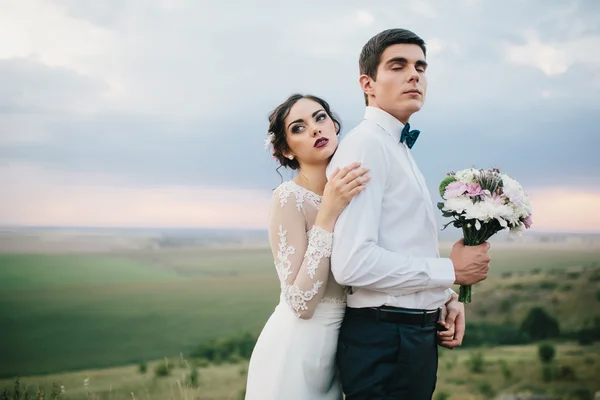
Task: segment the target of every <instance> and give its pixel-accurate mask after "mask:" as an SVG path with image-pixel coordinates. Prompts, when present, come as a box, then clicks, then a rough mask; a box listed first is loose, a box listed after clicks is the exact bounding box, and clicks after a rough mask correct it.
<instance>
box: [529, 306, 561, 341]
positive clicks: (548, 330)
mask: <svg viewBox="0 0 600 400" xmlns="http://www.w3.org/2000/svg"><path fill="white" fill-rule="evenodd" d="M521 331H522V332H525V333H527V334H528V335H529V336H531V338H532V339H534V340H540V339H550V338H555V337H558V335H559V334H560V327H559V325H558V321H557V320H556V318H554V317H552V316H550V315H549V314H548V313H547V312H546V311H545V310H544V309H543V308H541V307H534V308H532V309H531V310H530V311H529V314H527V316H526V317H525V319H524V320H523V322H522V323H521Z"/></svg>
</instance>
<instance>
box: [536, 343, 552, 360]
mask: <svg viewBox="0 0 600 400" xmlns="http://www.w3.org/2000/svg"><path fill="white" fill-rule="evenodd" d="M555 355H556V348H555V347H554V345H553V344H552V343H542V344H540V345H539V346H538V356H539V357H540V361H541V362H542V363H544V364H550V363H551V362H552V361H553V360H554V356H555Z"/></svg>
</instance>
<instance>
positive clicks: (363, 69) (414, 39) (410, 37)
mask: <svg viewBox="0 0 600 400" xmlns="http://www.w3.org/2000/svg"><path fill="white" fill-rule="evenodd" d="M395 44H416V45H417V46H419V47H420V48H421V50H423V55H425V56H427V51H426V49H425V41H424V40H423V39H421V38H420V37H419V36H417V35H416V34H415V33H413V32H411V31H409V30H408V29H400V28H396V29H387V30H385V31H383V32H380V33H378V34H377V35H375V36H373V37H372V38H371V39H369V41H368V42H367V43H366V44H365V45H364V46H363V48H362V51H361V52H360V58H359V60H358V68H359V70H360V74H361V75H368V76H369V77H371V79H373V80H377V68H378V67H379V62H380V61H381V55H382V54H383V52H384V51H385V49H387V48H388V47H390V46H393V45H395ZM365 104H366V105H369V102H368V97H367V95H366V94H365Z"/></svg>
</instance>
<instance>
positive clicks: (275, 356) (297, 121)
mask: <svg viewBox="0 0 600 400" xmlns="http://www.w3.org/2000/svg"><path fill="white" fill-rule="evenodd" d="M269 122H270V126H269V137H268V139H267V143H266V144H267V145H268V147H270V148H271V149H272V155H273V157H274V158H276V159H277V161H278V162H279V163H280V165H281V166H283V167H288V168H290V169H293V170H299V174H298V176H297V177H296V178H294V179H293V180H290V181H287V182H284V183H282V184H281V185H280V186H279V187H278V188H277V189H275V191H274V194H273V201H272V204H271V212H270V219H269V240H270V244H271V249H272V252H273V257H274V259H275V268H276V271H277V275H278V276H279V281H280V284H281V295H280V302H279V304H278V305H277V307H276V308H275V310H274V312H273V314H272V315H271V317H270V318H269V320H268V321H267V323H266V325H265V326H264V328H263V331H262V332H261V334H260V336H259V338H258V341H257V343H256V346H255V348H254V351H253V353H252V357H251V359H250V364H249V368H248V381H247V387H246V399H247V400H283V399H286V400H294V399H298V400H309V399H310V400H329V399H331V400H339V399H341V398H342V390H341V386H340V383H339V381H338V378H337V374H336V367H335V352H336V348H337V340H338V332H339V328H340V326H341V323H342V319H343V317H344V311H345V304H346V303H345V298H346V296H345V290H344V288H343V287H342V286H340V285H339V284H337V283H336V282H335V280H334V279H333V276H332V274H331V271H330V268H329V258H330V255H331V244H332V241H333V235H332V232H333V227H334V224H335V222H336V220H337V218H338V216H339V215H340V213H341V212H342V211H343V210H344V208H345V207H346V206H347V205H348V203H349V202H350V200H351V199H352V198H353V197H354V196H356V195H357V194H359V193H360V192H361V191H362V190H363V189H364V188H365V184H366V183H367V182H368V180H369V176H368V174H367V173H368V170H367V169H365V168H359V167H360V163H353V164H350V165H348V166H346V167H345V168H343V169H341V170H336V172H335V173H334V176H333V177H332V179H331V180H330V181H329V182H328V181H327V178H326V174H325V169H326V167H327V163H328V162H329V160H330V159H331V156H332V155H333V153H334V152H335V150H336V148H337V145H338V135H339V132H340V123H339V121H338V120H337V118H336V117H335V116H334V115H333V114H332V112H331V110H330V108H329V105H328V104H327V102H325V101H324V100H322V99H320V98H318V97H315V96H310V95H293V96H291V97H289V98H288V99H287V100H286V101H285V102H284V103H282V104H281V105H279V106H278V107H277V108H276V109H275V110H274V111H273V112H272V113H271V115H270V116H269Z"/></svg>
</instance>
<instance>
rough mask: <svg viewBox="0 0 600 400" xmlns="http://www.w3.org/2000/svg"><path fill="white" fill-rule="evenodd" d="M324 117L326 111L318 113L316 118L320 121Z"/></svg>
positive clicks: (325, 116)
mask: <svg viewBox="0 0 600 400" xmlns="http://www.w3.org/2000/svg"><path fill="white" fill-rule="evenodd" d="M325 118H327V113H320V114H318V115H317V118H316V119H317V121H322V120H324V119H325Z"/></svg>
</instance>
